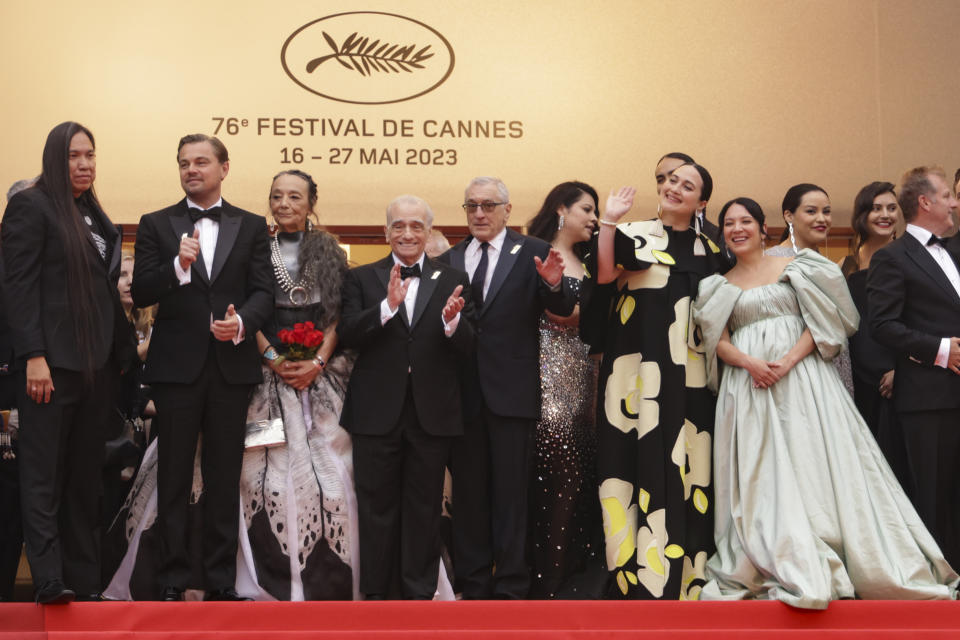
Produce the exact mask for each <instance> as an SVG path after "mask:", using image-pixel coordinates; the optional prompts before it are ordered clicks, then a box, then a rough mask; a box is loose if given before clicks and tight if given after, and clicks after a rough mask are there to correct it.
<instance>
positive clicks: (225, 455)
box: [132, 134, 273, 600]
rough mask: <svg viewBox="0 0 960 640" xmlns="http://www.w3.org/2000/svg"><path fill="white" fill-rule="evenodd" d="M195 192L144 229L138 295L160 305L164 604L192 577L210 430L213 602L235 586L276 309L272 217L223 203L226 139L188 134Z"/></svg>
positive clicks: (157, 380)
mask: <svg viewBox="0 0 960 640" xmlns="http://www.w3.org/2000/svg"><path fill="white" fill-rule="evenodd" d="M177 162H178V164H179V167H180V183H181V185H182V187H183V190H184V192H185V193H186V198H185V199H183V200H181V201H180V202H178V203H177V204H175V205H173V206H171V207H167V208H166V209H162V210H160V211H157V212H154V213H150V214H147V215H145V216H143V218H141V220H140V226H139V228H138V229H137V243H136V255H137V268H136V270H135V271H134V274H133V287H132V293H133V301H134V304H136V306H138V307H147V306H150V305H152V304H155V303H158V302H159V303H160V309H159V312H158V315H157V319H156V323H155V324H154V327H153V336H152V338H151V344H150V352H149V354H148V356H147V362H146V367H145V369H144V374H143V381H144V383H146V384H150V385H152V387H153V392H154V403H155V404H156V407H157V417H156V419H155V424H156V425H157V434H158V437H159V443H158V446H159V452H158V464H159V474H158V481H157V485H158V505H157V508H158V514H157V525H158V531H159V532H160V536H161V540H162V545H161V550H162V551H161V558H160V559H159V571H158V573H159V579H160V582H161V584H162V585H163V591H162V593H161V594H160V595H161V598H162V599H163V600H180V599H182V597H183V591H184V589H185V588H187V587H188V586H193V585H190V584H189V583H190V581H191V573H192V572H191V563H190V560H189V558H188V557H187V544H186V540H187V506H188V502H189V500H190V490H191V484H192V480H193V464H194V456H195V452H196V447H197V441H198V436H199V435H201V434H202V436H203V445H202V447H203V450H202V458H201V459H202V462H201V471H202V476H203V482H204V494H203V497H202V500H203V542H202V548H203V570H204V585H203V586H204V588H205V589H206V596H205V598H206V599H207V600H237V599H244V598H241V597H240V596H238V595H237V593H236V591H234V582H235V578H236V554H237V537H238V528H239V527H238V521H237V518H238V517H239V516H238V513H239V491H238V483H239V476H240V467H241V462H242V457H243V439H244V434H245V428H244V425H245V423H246V413H247V404H248V403H249V399H250V393H251V391H252V389H253V387H254V385H256V384H257V383H259V382H260V381H261V380H262V375H261V371H260V354H259V353H258V351H257V343H256V340H255V336H256V333H257V330H258V329H259V328H260V326H261V325H262V324H263V323H264V321H265V320H266V319H267V318H268V317H269V315H270V314H271V313H272V311H273V286H272V281H271V275H270V252H269V246H268V244H267V227H266V221H265V220H264V219H263V218H262V217H261V216H257V215H254V214H252V213H249V212H247V211H243V210H242V209H238V208H236V207H234V206H232V205H230V204H228V203H227V202H225V201H224V200H223V198H222V197H221V195H220V190H221V183H222V182H223V179H224V178H225V177H226V176H227V172H228V170H229V166H230V163H229V158H228V156H227V150H226V148H225V147H224V146H223V143H222V142H220V141H219V140H218V139H217V138H214V137H209V136H206V135H203V134H193V135H188V136H185V137H184V138H182V139H181V140H180V144H179V147H178V150H177Z"/></svg>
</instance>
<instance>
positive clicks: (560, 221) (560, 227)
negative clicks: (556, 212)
mask: <svg viewBox="0 0 960 640" xmlns="http://www.w3.org/2000/svg"><path fill="white" fill-rule="evenodd" d="M561 229H563V214H562V213H561V214H560V220H558V221H557V231H560V230H561Z"/></svg>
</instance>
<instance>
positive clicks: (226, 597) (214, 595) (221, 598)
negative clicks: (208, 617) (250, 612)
mask: <svg viewBox="0 0 960 640" xmlns="http://www.w3.org/2000/svg"><path fill="white" fill-rule="evenodd" d="M203 599H204V600H206V601H209V602H249V601H250V600H253V598H247V597H246V596H242V595H240V594H239V593H237V592H236V591H234V590H233V589H214V590H213V591H207V592H206V593H205V594H204V596H203Z"/></svg>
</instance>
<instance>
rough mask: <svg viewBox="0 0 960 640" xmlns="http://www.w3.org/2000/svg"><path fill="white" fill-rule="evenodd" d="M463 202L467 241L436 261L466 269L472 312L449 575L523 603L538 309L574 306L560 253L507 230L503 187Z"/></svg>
mask: <svg viewBox="0 0 960 640" xmlns="http://www.w3.org/2000/svg"><path fill="white" fill-rule="evenodd" d="M464 198H465V199H464V204H463V208H464V210H465V211H466V213H467V225H468V226H469V228H470V237H468V238H466V239H465V240H463V241H462V242H460V243H459V244H457V245H456V246H455V247H453V248H452V249H451V250H450V251H448V252H447V253H445V254H444V255H443V256H441V257H440V259H441V260H444V261H447V262H449V263H450V264H451V265H452V266H453V267H455V268H457V269H461V270H463V271H466V273H467V275H468V276H469V277H470V279H471V280H470V282H471V288H472V289H473V299H474V304H475V305H476V307H477V348H476V356H475V357H474V358H473V359H472V361H470V362H468V363H466V366H464V367H463V387H464V396H465V398H464V415H465V425H464V437H463V438H462V439H461V441H460V442H459V443H458V444H457V445H456V446H454V449H453V455H452V472H453V493H454V499H453V509H454V514H453V523H454V524H453V531H454V569H455V571H456V575H457V582H458V587H459V588H460V589H462V591H463V597H464V598H470V599H480V598H490V597H495V598H504V599H516V598H524V597H526V595H527V592H528V591H529V588H530V575H529V570H528V567H527V562H526V539H527V510H528V506H527V490H528V484H529V480H530V460H531V455H532V451H531V449H532V445H533V431H534V428H535V426H536V421H537V419H538V418H539V417H540V336H539V332H538V323H539V320H540V315H541V314H542V313H543V310H544V308H548V309H550V311H552V312H553V313H556V314H557V315H561V316H568V315H570V314H571V313H572V312H573V307H574V305H575V299H574V296H573V293H572V291H571V290H570V288H569V287H567V286H564V283H563V259H562V258H561V257H560V254H559V252H557V251H556V250H553V249H551V248H550V245H548V244H547V243H546V242H543V241H542V240H539V239H537V238H531V237H527V236H524V235H521V234H519V233H517V232H515V231H513V230H511V229H507V227H506V225H507V219H508V218H509V216H510V209H511V205H510V196H509V193H508V191H507V187H506V186H505V185H504V184H503V182H501V181H500V180H499V179H497V178H487V177H481V178H474V179H473V180H472V181H471V182H470V184H469V185H468V186H467V189H466V192H465V193H464ZM494 565H496V575H494V574H493V571H492V570H493V566H494Z"/></svg>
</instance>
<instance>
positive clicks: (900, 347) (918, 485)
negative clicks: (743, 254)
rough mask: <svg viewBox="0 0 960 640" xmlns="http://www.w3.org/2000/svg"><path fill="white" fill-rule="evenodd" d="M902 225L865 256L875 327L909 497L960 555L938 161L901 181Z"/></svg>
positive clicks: (958, 453) (953, 267) (957, 295)
mask: <svg viewBox="0 0 960 640" xmlns="http://www.w3.org/2000/svg"><path fill="white" fill-rule="evenodd" d="M900 208H901V210H902V211H903V218H904V220H905V221H906V222H907V229H906V233H905V234H904V235H903V237H901V238H898V239H897V240H895V241H894V242H892V243H891V244H889V245H887V246H886V247H884V248H882V249H880V250H879V251H877V253H876V254H874V256H873V258H872V259H871V261H870V271H869V272H868V277H867V295H868V300H869V309H870V323H871V326H872V328H873V332H874V336H875V337H876V339H877V341H878V342H880V343H881V344H883V345H885V346H887V347H889V348H890V349H892V350H893V351H895V352H896V354H897V363H896V369H895V372H896V373H895V375H894V385H893V402H894V408H895V409H896V411H897V417H898V418H899V420H900V424H901V425H902V427H903V434H904V441H905V445H906V452H907V459H908V462H909V466H910V474H911V476H912V479H913V483H914V487H913V488H912V489H913V496H914V504H915V506H916V508H917V511H918V512H919V514H920V517H921V518H922V519H923V522H924V524H926V525H927V527H928V528H929V529H930V531H931V533H933V535H934V538H936V540H937V543H938V544H939V545H940V547H941V548H942V550H943V553H944V556H945V557H946V559H947V560H948V561H949V562H950V563H951V564H952V565H954V566H956V565H957V564H958V563H960V482H958V481H957V478H956V472H957V468H958V465H960V337H957V335H958V333H960V270H958V268H957V262H956V256H957V249H958V241H957V240H956V239H952V240H951V241H950V243H949V244H950V248H949V249H948V248H947V247H945V246H944V245H945V244H947V243H946V241H945V240H944V239H943V238H941V237H940V236H941V235H942V234H944V233H946V232H948V231H949V230H950V228H951V227H952V224H953V221H952V218H951V213H952V212H953V211H955V210H956V208H957V199H956V197H955V195H954V193H953V192H952V190H951V189H950V186H949V185H948V184H947V181H946V177H945V175H944V173H943V170H942V169H940V168H939V167H918V168H915V169H911V170H910V171H908V172H907V173H906V174H905V175H904V177H903V182H902V185H901V187H900Z"/></svg>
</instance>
